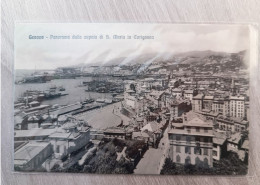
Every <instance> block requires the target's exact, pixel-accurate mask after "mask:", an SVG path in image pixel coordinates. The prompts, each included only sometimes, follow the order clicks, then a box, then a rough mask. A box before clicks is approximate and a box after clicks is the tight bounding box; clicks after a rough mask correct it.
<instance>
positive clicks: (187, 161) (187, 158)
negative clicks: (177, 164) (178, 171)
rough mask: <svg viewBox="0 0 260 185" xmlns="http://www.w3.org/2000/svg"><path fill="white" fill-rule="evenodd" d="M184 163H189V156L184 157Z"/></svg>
mask: <svg viewBox="0 0 260 185" xmlns="http://www.w3.org/2000/svg"><path fill="white" fill-rule="evenodd" d="M185 164H190V156H188V157H186V159H185Z"/></svg>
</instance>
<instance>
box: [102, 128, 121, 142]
mask: <svg viewBox="0 0 260 185" xmlns="http://www.w3.org/2000/svg"><path fill="white" fill-rule="evenodd" d="M104 138H107V139H113V138H118V139H126V130H125V129H123V128H120V127H110V128H107V129H106V130H104Z"/></svg>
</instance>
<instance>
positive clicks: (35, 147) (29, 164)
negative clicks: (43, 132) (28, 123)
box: [14, 141, 53, 171]
mask: <svg viewBox="0 0 260 185" xmlns="http://www.w3.org/2000/svg"><path fill="white" fill-rule="evenodd" d="M52 153H53V150H52V147H51V144H50V143H49V142H35V141H31V142H29V143H27V144H26V145H24V146H22V147H21V148H19V149H18V150H16V151H15V153H14V168H15V170H18V171H19V170H22V171H34V170H36V169H38V168H41V165H42V163H43V162H44V161H45V160H46V159H47V158H48V157H50V156H51V155H52Z"/></svg>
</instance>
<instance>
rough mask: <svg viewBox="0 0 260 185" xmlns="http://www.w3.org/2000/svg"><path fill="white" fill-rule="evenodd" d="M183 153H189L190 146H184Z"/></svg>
mask: <svg viewBox="0 0 260 185" xmlns="http://www.w3.org/2000/svg"><path fill="white" fill-rule="evenodd" d="M185 153H186V154H190V147H189V146H185Z"/></svg>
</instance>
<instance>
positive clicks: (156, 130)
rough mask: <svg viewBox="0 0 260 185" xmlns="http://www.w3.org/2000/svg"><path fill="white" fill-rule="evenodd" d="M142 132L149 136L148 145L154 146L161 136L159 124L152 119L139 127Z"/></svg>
mask: <svg viewBox="0 0 260 185" xmlns="http://www.w3.org/2000/svg"><path fill="white" fill-rule="evenodd" d="M140 130H141V132H142V133H147V134H148V135H149V136H150V138H149V145H151V146H153V147H156V146H157V144H158V142H159V140H160V139H161V137H162V129H161V127H160V124H159V123H157V122H155V121H153V122H150V123H148V124H146V125H145V126H144V127H143V128H141V129H140Z"/></svg>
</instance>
